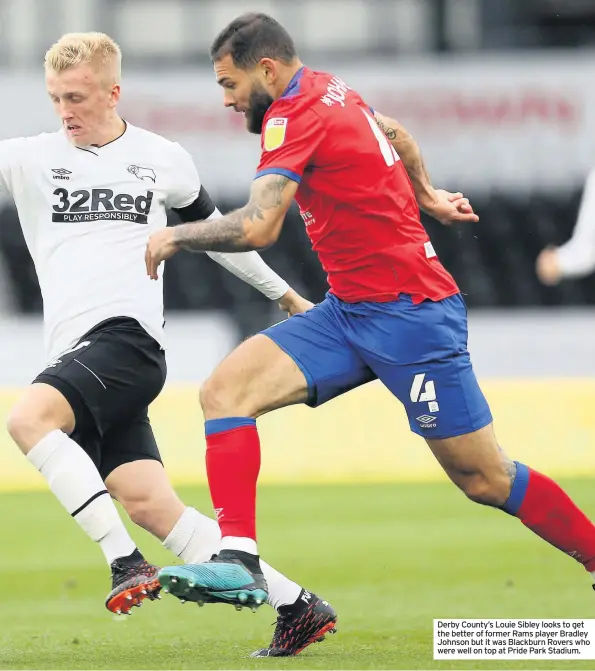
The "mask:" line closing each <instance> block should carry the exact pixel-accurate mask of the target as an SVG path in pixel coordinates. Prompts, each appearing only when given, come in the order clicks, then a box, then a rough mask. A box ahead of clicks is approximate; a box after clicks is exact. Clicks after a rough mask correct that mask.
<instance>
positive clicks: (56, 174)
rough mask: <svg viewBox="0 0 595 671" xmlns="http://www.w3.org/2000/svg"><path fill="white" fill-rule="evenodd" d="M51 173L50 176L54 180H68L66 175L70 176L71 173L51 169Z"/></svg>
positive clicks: (63, 169)
mask: <svg viewBox="0 0 595 671" xmlns="http://www.w3.org/2000/svg"><path fill="white" fill-rule="evenodd" d="M52 172H53V173H54V174H53V175H52V177H53V178H54V179H70V177H69V176H68V175H72V171H71V170H66V168H52Z"/></svg>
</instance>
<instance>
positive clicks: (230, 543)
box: [221, 536, 258, 555]
mask: <svg viewBox="0 0 595 671" xmlns="http://www.w3.org/2000/svg"><path fill="white" fill-rule="evenodd" d="M221 549H222V550H240V551H241V552H248V553H249V554H251V555H257V554H258V548H257V547H256V541H255V540H253V539H252V538H242V537H240V536H223V538H222V539H221Z"/></svg>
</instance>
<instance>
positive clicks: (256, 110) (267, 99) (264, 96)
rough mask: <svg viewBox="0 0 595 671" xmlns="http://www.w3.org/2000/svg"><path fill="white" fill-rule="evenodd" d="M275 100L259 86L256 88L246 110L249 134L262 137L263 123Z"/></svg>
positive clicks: (251, 94)
mask: <svg viewBox="0 0 595 671" xmlns="http://www.w3.org/2000/svg"><path fill="white" fill-rule="evenodd" d="M273 102H274V101H273V98H272V97H271V96H270V95H269V94H268V93H267V92H266V91H265V90H264V88H262V87H261V86H259V85H258V84H256V85H255V86H254V88H253V89H252V92H251V93H250V98H249V100H248V109H247V110H246V114H245V116H246V127H247V129H248V132H249V133H254V134H255V135H260V133H261V132H262V122H263V121H264V117H265V114H266V113H267V112H268V109H269V107H270V106H271V105H272V104H273Z"/></svg>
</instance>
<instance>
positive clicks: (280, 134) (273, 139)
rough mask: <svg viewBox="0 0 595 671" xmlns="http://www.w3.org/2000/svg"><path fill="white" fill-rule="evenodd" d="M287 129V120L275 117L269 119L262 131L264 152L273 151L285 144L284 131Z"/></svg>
mask: <svg viewBox="0 0 595 671" xmlns="http://www.w3.org/2000/svg"><path fill="white" fill-rule="evenodd" d="M286 129H287V119H286V118H281V117H275V118H273V119H269V120H268V121H267V123H266V126H265V129H264V148H265V151H273V150H274V149H279V147H280V146H281V145H282V144H283V143H284V142H285V131H286Z"/></svg>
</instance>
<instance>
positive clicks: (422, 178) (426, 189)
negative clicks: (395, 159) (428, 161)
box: [374, 112, 434, 207]
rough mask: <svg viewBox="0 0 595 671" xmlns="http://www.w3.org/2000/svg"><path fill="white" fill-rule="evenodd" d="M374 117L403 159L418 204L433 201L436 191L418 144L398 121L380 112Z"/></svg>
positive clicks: (422, 204) (421, 204) (375, 113)
mask: <svg viewBox="0 0 595 671" xmlns="http://www.w3.org/2000/svg"><path fill="white" fill-rule="evenodd" d="M374 116H375V118H376V123H377V124H378V127H379V128H380V130H381V131H382V132H383V133H384V134H385V135H386V137H387V139H388V141H389V142H390V143H391V144H392V146H393V147H394V148H395V151H396V152H397V154H398V155H399V156H400V157H401V160H402V161H403V165H404V166H405V169H406V170H407V174H408V175H409V179H410V180H411V182H412V184H413V188H414V189H415V195H416V196H417V202H418V203H419V204H420V206H421V207H423V206H424V203H425V202H428V201H431V200H432V199H433V196H434V189H433V188H432V183H431V181H430V176H429V175H428V171H427V170H426V166H425V165H424V161H423V158H422V156H421V151H420V149H419V146H418V145H417V142H416V141H415V140H414V139H413V137H412V135H411V134H410V133H408V132H407V130H406V129H405V128H404V127H403V126H401V124H400V123H399V122H398V121H395V120H394V119H389V117H386V116H383V115H382V114H378V112H374Z"/></svg>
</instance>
